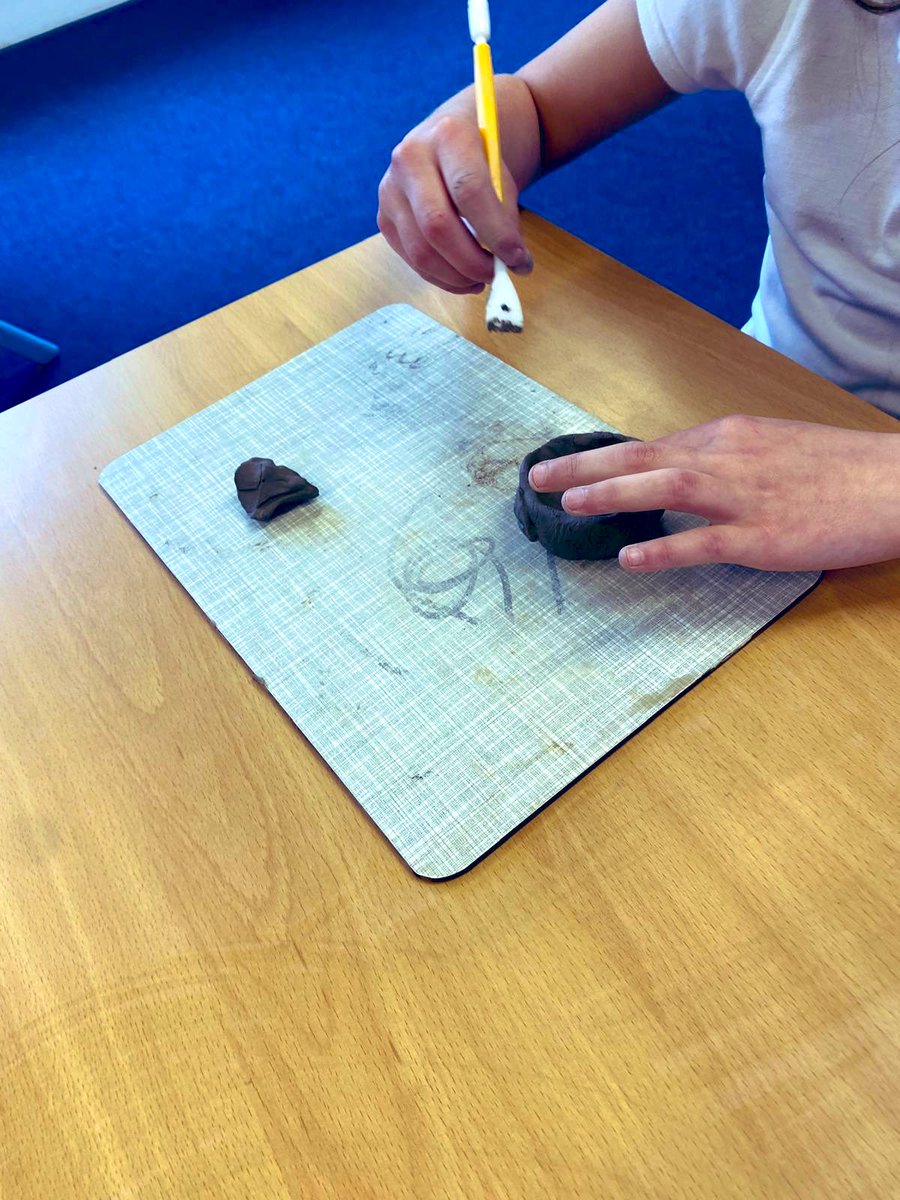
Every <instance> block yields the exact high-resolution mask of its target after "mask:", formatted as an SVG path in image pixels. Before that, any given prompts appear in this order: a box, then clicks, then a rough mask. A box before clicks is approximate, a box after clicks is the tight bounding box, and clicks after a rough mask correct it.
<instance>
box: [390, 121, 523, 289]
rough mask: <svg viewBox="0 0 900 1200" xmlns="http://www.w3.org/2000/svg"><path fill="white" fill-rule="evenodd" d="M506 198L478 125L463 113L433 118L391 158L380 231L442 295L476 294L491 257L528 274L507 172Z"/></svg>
mask: <svg viewBox="0 0 900 1200" xmlns="http://www.w3.org/2000/svg"><path fill="white" fill-rule="evenodd" d="M503 197H504V203H503V204H501V203H500V201H499V200H498V199H497V196H496V194H495V192H494V189H493V186H492V184H491V177H490V174H489V172H488V165H487V159H486V158H485V155H484V146H483V144H482V141H481V134H480V133H479V132H478V126H477V125H476V123H475V121H474V120H470V119H468V118H467V117H465V116H462V115H460V116H451V115H446V114H445V115H443V116H439V117H430V118H429V119H428V120H427V121H424V122H423V123H422V124H421V125H419V126H418V127H417V128H416V129H414V130H412V132H411V133H409V134H407V136H406V137H405V138H404V139H403V141H402V142H401V143H400V145H399V146H398V147H397V148H396V149H395V150H394V153H393V155H392V156H391V165H390V167H389V168H388V171H387V173H386V174H385V176H384V178H383V179H382V181H381V184H380V186H379V188H378V228H379V229H380V230H381V232H382V233H383V234H384V236H385V238H386V239H387V241H388V243H389V244H390V246H391V247H392V248H393V249H394V250H395V251H396V252H397V253H398V254H399V255H400V257H401V258H404V259H405V260H406V261H407V262H408V263H409V265H410V266H411V267H412V268H413V270H414V271H417V272H418V274H419V275H421V276H422V278H423V279H425V280H427V281H428V282H429V283H433V284H436V285H437V286H438V287H440V288H443V289H444V290H445V291H447V292H457V293H460V294H467V293H475V292H480V291H483V290H484V286H485V284H486V283H490V281H491V279H492V278H493V274H494V260H493V258H492V257H491V255H492V254H496V255H498V256H499V257H500V258H501V259H503V261H504V262H505V263H506V265H507V266H508V267H509V268H510V270H512V271H515V272H517V273H520V274H521V273H526V272H528V271H530V270H531V255H530V254H529V253H528V251H527V249H526V248H525V243H524V241H523V240H522V231H521V229H520V227H519V212H518V207H517V197H518V189H517V188H516V184H515V181H514V179H513V177H512V175H511V174H510V173H509V171H508V170H507V169H506V167H504V169H503ZM461 217H465V218H466V220H467V221H468V222H469V224H470V225H471V226H472V228H473V229H474V230H475V233H476V234H477V235H478V239H479V241H480V242H481V245H479V244H478V241H476V240H475V238H474V237H473V236H472V234H471V233H469V231H468V230H467V229H466V227H465V225H463V223H462V220H461ZM482 246H486V247H487V250H489V251H490V252H491V253H490V254H489V253H487V251H486V250H484V249H482Z"/></svg>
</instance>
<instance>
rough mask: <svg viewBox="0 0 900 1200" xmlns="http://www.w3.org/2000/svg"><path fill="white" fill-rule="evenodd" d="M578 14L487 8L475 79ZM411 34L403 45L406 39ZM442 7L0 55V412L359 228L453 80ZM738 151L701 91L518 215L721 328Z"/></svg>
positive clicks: (307, 12)
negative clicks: (5, 344) (491, 56)
mask: <svg viewBox="0 0 900 1200" xmlns="http://www.w3.org/2000/svg"><path fill="white" fill-rule="evenodd" d="M591 7H592V5H591V4H590V3H585V2H584V0H581V2H579V0H556V2H555V3H553V4H539V5H522V4H515V5H513V4H512V3H508V2H504V0H494V5H493V10H494V12H493V15H494V43H495V58H496V65H497V69H498V70H511V69H513V68H514V67H516V66H517V65H518V64H519V63H521V62H522V61H524V60H525V59H526V58H528V57H530V56H531V55H533V54H534V53H535V52H536V51H538V50H539V49H541V48H542V47H543V46H545V45H546V44H548V43H549V42H550V41H552V40H553V39H554V38H556V37H557V36H559V35H560V34H561V33H562V32H564V31H565V30H566V29H567V28H568V27H570V26H571V25H573V24H574V23H575V22H576V21H577V20H579V19H580V18H581V17H582V16H584V15H585V13H587V12H588V11H589V10H590V9H591ZM423 31H424V32H423ZM469 69H470V51H469V45H468V33H467V28H466V21H465V5H464V4H463V2H462V0H453V2H452V3H451V2H450V0H416V2H415V3H413V0H398V2H396V3H393V4H388V5H374V4H372V3H371V0H332V2H331V3H329V4H327V5H325V4H319V3H313V2H312V0H307V2H306V3H304V2H303V0H139V2H138V3H134V4H132V5H128V6H126V7H124V8H120V9H116V10H112V11H111V12H107V13H104V14H101V15H100V16H98V17H95V18H93V19H91V20H89V21H86V22H83V23H81V24H79V25H75V26H70V27H68V28H66V29H62V30H58V31H56V32H55V33H53V34H51V35H49V36H47V37H44V38H41V39H38V40H35V41H33V42H29V43H26V44H24V45H20V46H15V47H12V48H11V49H9V50H6V51H4V52H3V53H2V54H0V112H2V113H3V120H2V129H0V213H2V214H3V215H2V235H0V317H2V318H3V319H5V320H7V321H12V322H14V323H16V324H19V325H22V326H24V327H26V328H28V329H31V330H33V331H34V332H36V333H40V334H41V335H42V336H44V337H47V338H50V339H51V340H53V341H56V342H58V343H59V344H60V345H61V347H62V355H61V357H60V359H59V361H58V362H56V363H55V364H53V365H51V366H50V367H49V368H45V369H43V370H37V369H35V368H33V367H30V366H27V365H26V364H24V363H22V361H21V360H15V359H14V358H13V357H12V356H11V355H0V408H2V407H6V406H8V405H9V404H11V403H15V402H17V401H18V400H21V399H24V398H26V397H27V396H29V395H33V394H36V393H37V392H39V391H42V390H44V389H45V388H47V387H51V386H54V385H55V384H57V383H60V382H62V381H63V380H65V379H68V378H70V377H72V376H73V375H77V374H80V373H81V372H82V371H85V370H88V369H89V368H90V367H93V366H96V365H98V364H99V363H102V362H105V361H106V360H108V359H109V358H112V357H113V356H115V355H117V354H121V353H122V352H124V351H126V350H129V349H131V348H132V347H134V346H137V345H139V344H141V343H142V342H145V341H148V340H149V339H150V338H153V337H156V336H158V335H159V334H162V333H165V332H167V331H168V330H170V329H173V328H175V327H177V326H178V325H181V324H183V323H184V322H185V321H189V320H191V319H193V318H194V317H197V316H200V315H201V314H203V313H205V312H209V311H210V310H211V309H214V308H218V307H219V306H220V305H223V304H227V303H228V302H229V301H231V300H234V299H236V298H237V297H239V296H242V295H245V294H246V293H247V292H251V291H254V290H255V289H256V288H259V287H262V286H263V285H264V284H267V283H270V282H272V281H273V280H275V279H279V278H281V277H282V276H283V275H286V274H288V273H289V272H291V271H295V270H297V269H298V268H300V267H303V266H306V265H308V264H309V263H311V262H315V261H316V260H317V259H319V258H322V257H323V256H325V255H327V254H331V253H333V252H334V251H336V250H339V249H341V248H342V247H343V246H346V245H348V244H350V243H352V242H355V241H357V240H359V239H360V238H363V237H365V236H367V235H368V234H370V233H372V232H374V228H375V209H376V199H375V192H376V187H377V184H378V180H379V179H380V177H381V174H382V172H383V170H384V167H385V165H386V163H387V159H388V156H389V154H390V150H391V147H392V146H393V145H394V143H395V142H396V141H397V140H399V138H400V137H401V135H402V134H403V133H404V132H405V131H406V129H407V128H408V127H409V126H410V125H411V124H413V123H414V121H415V120H416V119H418V117H419V115H421V114H422V113H424V112H426V111H427V110H429V109H430V108H431V107H433V106H434V105H435V104H436V103H438V102H439V101H440V100H441V99H442V98H443V97H445V96H446V95H447V94H449V93H450V92H451V91H454V90H456V89H457V88H459V87H461V86H463V85H464V84H466V83H467V82H468V81H469ZM761 176H762V164H761V157H760V147H759V135H758V132H757V130H756V127H755V125H754V123H753V121H752V118H751V117H750V114H749V111H748V109H747V106H746V104H745V102H744V101H743V99H742V98H740V97H737V96H732V95H719V94H716V95H713V94H706V95H701V96H698V97H690V98H687V99H683V100H680V101H679V102H678V103H677V104H675V105H673V106H671V107H670V108H669V109H667V110H666V111H665V112H663V113H660V114H658V115H657V116H655V117H653V118H651V119H650V120H649V121H646V122H644V123H643V124H642V125H640V126H636V127H634V128H632V129H630V130H627V131H625V132H624V133H622V134H620V135H618V136H617V137H616V138H614V139H612V140H611V141H610V142H609V143H607V144H606V145H605V146H603V147H600V148H599V149H597V150H595V151H594V152H593V153H591V154H590V155H588V156H586V157H585V158H584V159H582V160H581V161H579V162H578V163H574V164H572V165H571V166H569V167H567V168H566V169H565V170H563V171H561V172H559V173H558V174H556V175H554V176H551V177H550V178H548V179H546V180H544V181H542V182H541V183H540V184H538V185H537V186H536V187H534V188H533V189H532V190H531V191H530V192H528V193H527V194H526V198H525V203H526V204H528V205H529V206H530V207H532V208H534V209H535V210H536V211H538V212H539V213H542V214H543V215H545V216H547V217H549V218H550V219H552V220H554V221H557V222H559V223H560V224H562V225H563V226H565V227H566V228H568V229H570V230H571V231H572V232H574V233H577V234H578V235H580V236H581V237H583V238H585V239H586V240H587V241H589V242H591V243H593V244H594V245H596V246H599V247H600V248H602V249H603V250H605V251H607V252H608V253H610V254H612V255H614V256H615V257H616V258H619V259H622V260H623V261H624V262H627V263H629V264H630V265H632V266H634V267H636V268H637V269H638V270H640V271H642V272H644V273H645V274H647V275H649V276H651V277H652V278H654V279H656V280H658V281H659V282H660V283H663V284H665V285H666V286H667V287H669V288H672V289H673V290H674V291H676V292H679V293H680V294H681V295H684V296H687V297H688V298H689V299H691V300H693V301H694V302H695V303H697V304H700V305H702V306H703V307H704V308H707V309H709V310H710V311H712V312H714V313H716V314H718V315H719V316H721V317H723V318H724V319H725V320H727V321H731V322H734V323H740V322H742V321H743V320H744V319H745V318H746V316H747V314H748V310H749V304H750V299H751V297H752V295H753V291H754V288H755V283H756V275H757V271H758V266H759V259H760V256H761V252H762V246H763V242H764V237H765V218H764V213H763V210H762V201H761V191H760V184H761Z"/></svg>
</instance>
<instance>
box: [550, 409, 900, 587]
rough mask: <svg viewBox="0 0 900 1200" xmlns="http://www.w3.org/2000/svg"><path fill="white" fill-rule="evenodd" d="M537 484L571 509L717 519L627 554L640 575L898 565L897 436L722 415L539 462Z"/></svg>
mask: <svg viewBox="0 0 900 1200" xmlns="http://www.w3.org/2000/svg"><path fill="white" fill-rule="evenodd" d="M536 475H537V478H535V476H536ZM531 486H532V487H533V488H534V489H535V490H536V491H542V492H562V491H565V493H566V494H565V497H564V499H563V507H564V508H565V509H566V511H567V512H570V513H580V514H584V515H589V514H592V513H605V512H637V511H642V510H644V509H652V508H669V509H673V510H676V511H678V512H686V513H695V514H696V515H698V516H701V517H705V518H707V519H708V520H709V522H710V524H709V525H707V526H703V527H701V528H698V529H691V530H687V531H685V532H683V533H675V534H671V535H670V536H668V537H663V538H657V539H655V540H653V541H650V542H643V543H641V545H640V546H626V547H625V549H624V550H622V552H621V553H620V555H619V562H620V563H621V565H622V566H623V567H625V568H626V569H628V570H632V571H658V570H663V569H665V568H668V567H688V566H695V565H696V564H698V563H706V562H729V563H740V564H742V565H743V566H747V567H758V568H760V569H762V570H768V571H804V570H827V569H830V568H833V567H852V566H859V565H860V564H862V563H872V562H882V561H884V560H886V559H890V558H895V557H900V435H898V434H890V433H859V432H854V431H851V430H847V429H835V428H832V427H831V426H827V425H811V424H807V423H805V422H801V421H775V420H769V419H767V418H762V417H725V418H723V419H722V420H719V421H712V422H710V423H709V424H706V425H695V426H694V427H693V428H692V429H686V430H683V431H681V432H679V433H673V434H670V435H668V436H667V437H662V438H658V439H657V440H656V441H653V442H624V443H622V444H621V445H618V446H609V447H607V448H605V449H602V450H588V451H585V452H584V453H582V454H573V455H570V456H569V457H567V458H559V459H555V460H553V461H552V462H547V463H540V464H538V465H537V466H536V467H534V468H532V472H531ZM567 489H568V490H567Z"/></svg>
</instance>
